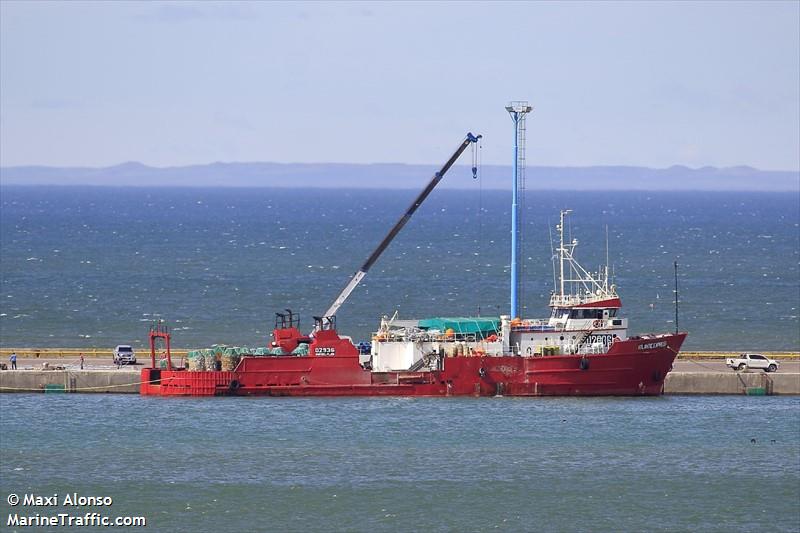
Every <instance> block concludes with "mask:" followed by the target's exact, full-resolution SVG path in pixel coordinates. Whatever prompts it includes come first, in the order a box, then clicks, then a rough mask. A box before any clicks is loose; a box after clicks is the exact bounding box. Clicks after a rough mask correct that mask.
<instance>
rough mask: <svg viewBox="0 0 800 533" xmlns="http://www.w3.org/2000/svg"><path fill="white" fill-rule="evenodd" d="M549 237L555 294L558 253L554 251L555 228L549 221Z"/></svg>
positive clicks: (548, 220)
mask: <svg viewBox="0 0 800 533" xmlns="http://www.w3.org/2000/svg"><path fill="white" fill-rule="evenodd" d="M547 236H548V237H549V238H550V239H549V240H550V265H551V266H552V267H553V292H556V252H555V250H553V228H552V227H551V226H550V219H549V218H548V219H547Z"/></svg>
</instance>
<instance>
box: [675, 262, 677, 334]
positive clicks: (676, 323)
mask: <svg viewBox="0 0 800 533" xmlns="http://www.w3.org/2000/svg"><path fill="white" fill-rule="evenodd" d="M675 334H676V335H677V334H678V262H677V261H675Z"/></svg>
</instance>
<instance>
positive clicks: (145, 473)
mask: <svg viewBox="0 0 800 533" xmlns="http://www.w3.org/2000/svg"><path fill="white" fill-rule="evenodd" d="M798 410H800V399H798V398H796V397H775V396H772V397H748V396H727V397H681V396H668V397H660V398H537V399H512V398H479V399H475V398H438V399H425V398H407V399H399V398H367V399H365V398H359V399H345V398H337V399H310V398H309V399H288V398H278V399H264V398H261V399H247V398H211V399H175V398H170V399H164V398H152V397H140V396H131V395H77V394H70V395H49V394H48V395H30V394H14V395H11V394H3V395H0V412H2V417H0V435H1V437H0V457H2V461H0V492H2V495H3V498H2V501H0V508H2V509H1V510H0V512H2V515H0V516H2V518H3V522H4V525H6V524H5V522H6V520H7V516H8V514H9V513H26V512H27V513H28V514H34V513H37V512H38V513H40V514H43V515H48V516H50V515H54V514H56V513H58V512H68V513H70V512H71V513H72V514H78V515H81V516H82V515H84V514H85V513H86V512H100V513H101V514H103V515H105V516H109V517H115V516H144V517H146V518H147V521H148V522H147V523H148V527H147V528H146V529H141V530H142V531H144V530H149V531H174V532H182V531H185V532H206V531H208V532H212V531H213V532H216V531H365V532H367V531H369V532H374V531H514V532H516V531H625V532H627V531H669V532H675V531H702V532H706V531H708V532H712V531H713V532H731V531H785V532H795V531H798V530H800V505H798V502H800V420H798ZM74 492H77V493H78V494H79V495H93V496H110V497H111V498H112V499H113V505H112V506H111V507H107V508H97V507H90V508H78V509H75V508H71V507H64V506H58V507H53V508H50V507H40V508H27V509H26V508H23V507H19V506H18V507H14V508H12V507H10V506H9V505H8V504H7V503H6V498H7V495H8V494H12V493H13V494H19V495H23V494H39V495H47V496H51V495H53V494H59V501H60V500H61V499H63V497H64V495H66V494H68V493H69V494H71V493H74ZM13 529H14V528H8V530H9V531H10V530H13ZM27 529H28V528H19V530H20V531H22V530H27ZM34 529H35V528H34ZM127 530H132V531H136V530H137V529H136V528H132V529H127Z"/></svg>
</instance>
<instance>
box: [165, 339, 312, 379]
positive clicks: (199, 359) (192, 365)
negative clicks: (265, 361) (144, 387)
mask: <svg viewBox="0 0 800 533" xmlns="http://www.w3.org/2000/svg"><path fill="white" fill-rule="evenodd" d="M276 355H295V356H298V357H299V356H305V355H308V344H306V343H300V344H299V345H298V346H297V348H295V349H294V350H292V352H291V353H288V352H285V351H284V350H283V348H281V347H280V346H276V347H274V348H265V347H260V348H248V347H247V346H226V345H224V344H215V345H214V346H212V347H211V348H204V349H201V350H191V351H189V352H188V353H187V354H186V361H187V362H188V365H189V370H191V371H195V372H197V371H201V370H223V371H226V372H231V371H233V370H236V367H237V366H239V362H240V361H241V360H242V357H245V356H247V357H274V356H276ZM165 364H166V363H165ZM163 368H166V367H165V366H164V367H163Z"/></svg>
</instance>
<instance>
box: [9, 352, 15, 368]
mask: <svg viewBox="0 0 800 533" xmlns="http://www.w3.org/2000/svg"><path fill="white" fill-rule="evenodd" d="M8 360H9V361H11V370H16V369H17V352H11V357H9V358H8Z"/></svg>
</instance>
